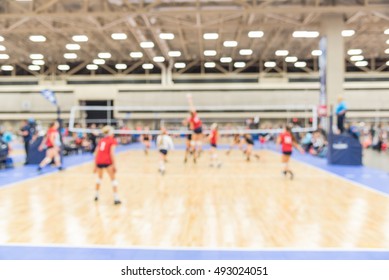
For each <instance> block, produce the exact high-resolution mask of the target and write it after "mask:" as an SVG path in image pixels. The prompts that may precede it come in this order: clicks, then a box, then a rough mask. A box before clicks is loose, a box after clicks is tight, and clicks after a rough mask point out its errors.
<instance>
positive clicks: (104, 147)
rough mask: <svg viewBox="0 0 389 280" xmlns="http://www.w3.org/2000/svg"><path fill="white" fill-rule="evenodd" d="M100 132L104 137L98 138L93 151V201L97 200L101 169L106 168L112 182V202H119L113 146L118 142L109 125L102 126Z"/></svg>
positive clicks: (101, 175)
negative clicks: (94, 190) (94, 166)
mask: <svg viewBox="0 0 389 280" xmlns="http://www.w3.org/2000/svg"><path fill="white" fill-rule="evenodd" d="M102 132H103V134H104V137H103V138H102V139H100V141H99V143H98V144H97V148H96V152H95V164H96V168H95V172H96V173H97V180H96V195H95V201H98V200H99V190H100V185H101V181H102V179H103V171H104V170H106V171H107V173H108V175H109V177H110V179H111V182H112V187H113V194H114V204H120V203H121V201H120V200H119V195H118V182H117V181H116V178H115V174H116V164H115V147H116V146H117V144H118V143H117V141H116V139H115V138H114V137H113V128H112V127H111V126H105V127H103V128H102Z"/></svg>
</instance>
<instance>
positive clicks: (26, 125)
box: [20, 120, 35, 165]
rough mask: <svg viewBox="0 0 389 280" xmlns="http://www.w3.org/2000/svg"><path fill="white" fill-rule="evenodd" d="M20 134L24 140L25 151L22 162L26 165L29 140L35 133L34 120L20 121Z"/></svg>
mask: <svg viewBox="0 0 389 280" xmlns="http://www.w3.org/2000/svg"><path fill="white" fill-rule="evenodd" d="M20 134H21V136H22V137H23V142H24V151H25V153H26V160H25V162H24V164H25V165H26V164H28V151H29V146H30V141H31V139H32V137H33V136H34V134H35V125H34V121H33V120H30V121H27V120H24V121H22V126H21V128H20Z"/></svg>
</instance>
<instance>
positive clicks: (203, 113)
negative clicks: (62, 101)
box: [69, 105, 318, 135]
mask: <svg viewBox="0 0 389 280" xmlns="http://www.w3.org/2000/svg"><path fill="white" fill-rule="evenodd" d="M88 111H104V112H106V113H107V114H106V115H107V116H111V115H112V116H113V119H111V118H110V117H107V118H106V119H88V118H87V112H88ZM196 111H197V112H198V114H199V117H200V118H201V119H202V121H203V123H204V127H205V128H207V127H210V125H211V124H212V122H219V123H221V125H220V126H219V134H220V135H223V134H245V133H249V134H261V133H280V132H281V131H282V130H283V129H282V128H281V124H288V123H291V120H292V119H294V118H298V119H304V120H305V121H304V122H303V125H302V126H296V127H294V128H293V129H292V131H293V132H313V131H316V130H317V128H318V113H317V106H313V105H312V106H308V105H285V106H254V105H247V106H197V107H196ZM111 113H112V114H111ZM234 114H235V115H236V114H238V115H239V116H240V117H236V118H240V120H241V122H240V124H236V125H232V126H229V127H227V126H223V122H224V123H227V122H229V123H234V121H233V120H232V119H234V117H231V116H232V115H234ZM188 116H189V108H188V106H74V107H72V109H71V113H70V119H69V131H70V132H81V133H92V132H95V131H96V130H95V129H90V128H85V127H87V126H89V124H92V123H95V124H97V125H106V124H109V125H114V126H115V125H118V124H122V123H125V122H142V121H153V122H154V123H157V124H158V125H156V128H155V129H154V130H152V129H151V130H149V131H143V130H140V129H127V128H126V129H120V128H115V130H114V133H115V134H121V135H125V134H151V135H157V134H159V133H160V130H159V128H160V127H161V126H165V127H166V128H167V129H168V133H169V134H171V135H183V134H191V131H189V130H188V129H187V126H185V125H183V124H182V120H184V119H186V118H187V117H188ZM255 117H258V118H259V119H260V120H261V121H263V120H266V119H272V120H276V122H277V123H278V128H258V129H247V126H246V125H245V124H244V120H245V119H247V118H255ZM222 118H227V119H228V120H227V119H226V120H224V121H220V119H222ZM236 118H235V119H236ZM308 119H311V120H312V122H311V124H310V122H308V121H307V120H308ZM268 122H270V121H268ZM76 123H78V124H81V125H83V126H84V127H76ZM133 126H134V125H133ZM204 133H205V134H207V133H209V130H207V129H205V130H204Z"/></svg>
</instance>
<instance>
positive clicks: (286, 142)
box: [277, 125, 304, 180]
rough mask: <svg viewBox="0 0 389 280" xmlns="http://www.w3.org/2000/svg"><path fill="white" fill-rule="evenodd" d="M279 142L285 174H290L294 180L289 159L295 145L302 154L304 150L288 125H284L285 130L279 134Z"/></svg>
mask: <svg viewBox="0 0 389 280" xmlns="http://www.w3.org/2000/svg"><path fill="white" fill-rule="evenodd" d="M277 143H278V144H281V148H282V163H283V164H284V170H283V174H284V175H285V176H286V175H287V174H289V175H290V179H291V180H292V179H293V177H294V174H293V172H292V171H291V170H290V168H289V160H290V156H291V155H292V152H293V147H295V148H296V149H298V150H299V151H300V152H301V153H302V154H303V153H304V150H303V149H302V148H301V147H300V145H299V144H298V143H297V141H296V138H295V137H294V135H293V133H292V130H291V128H290V127H289V126H287V125H286V126H285V127H284V131H283V132H282V133H281V134H280V135H279V136H278V139H277Z"/></svg>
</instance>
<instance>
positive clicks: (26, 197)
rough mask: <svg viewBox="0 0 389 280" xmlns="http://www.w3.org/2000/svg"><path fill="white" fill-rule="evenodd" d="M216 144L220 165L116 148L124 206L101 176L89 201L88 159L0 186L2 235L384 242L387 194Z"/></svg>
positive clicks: (16, 239) (85, 241) (113, 242)
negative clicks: (289, 173) (288, 170)
mask: <svg viewBox="0 0 389 280" xmlns="http://www.w3.org/2000/svg"><path fill="white" fill-rule="evenodd" d="M259 154H260V155H261V159H260V160H259V161H256V160H255V159H253V160H252V161H251V162H246V161H245V159H244V157H243V156H242V154H241V152H239V151H237V150H235V151H233V152H232V153H231V155H230V156H228V157H227V156H226V155H225V151H219V156H220V158H221V160H222V162H223V166H222V167H221V168H220V169H216V168H210V167H209V154H207V152H204V154H203V155H202V158H201V159H200V160H199V162H198V164H197V165H195V164H193V163H192V161H189V162H188V163H187V164H184V163H183V155H184V152H183V151H173V152H171V154H169V163H168V164H167V173H166V175H165V176H161V175H160V174H159V173H158V172H157V168H158V153H157V152H156V151H152V152H151V154H150V155H149V156H145V154H144V153H143V151H140V150H138V151H127V152H122V153H120V154H118V157H117V162H118V181H119V184H120V187H119V188H120V189H119V190H120V196H121V199H122V202H123V204H122V205H120V206H115V205H113V197H112V191H111V187H110V183H109V181H108V179H107V177H105V179H104V182H103V185H102V191H101V199H100V201H99V202H97V203H96V202H95V201H93V196H94V183H95V176H94V174H92V169H93V167H92V166H93V165H92V163H87V164H83V165H79V166H76V167H71V168H68V169H67V170H66V171H64V172H61V173H59V172H58V173H52V174H48V175H43V176H41V177H39V178H35V179H30V180H26V181H23V182H20V183H18V184H16V185H13V186H12V187H9V188H3V189H0V243H1V244H10V243H23V244H24V243H25V244H64V245H69V246H78V245H109V246H114V247H129V246H141V247H154V248H178V247H199V248H247V249H258V248H300V249H315V248H340V249H341V248H389V197H388V196H385V195H383V194H379V193H377V192H374V191H371V190H369V189H367V188H363V187H361V186H358V185H356V184H354V183H351V182H349V181H346V180H343V179H341V178H339V177H336V176H334V175H331V174H330V173H327V172H325V171H322V170H319V169H317V168H315V167H312V166H309V165H307V164H304V163H301V162H297V161H294V160H293V161H292V168H293V170H294V171H295V175H296V176H295V180H293V181H290V180H288V179H285V178H283V176H282V175H281V172H280V170H281V164H280V155H278V154H276V153H274V152H271V151H265V150H262V151H259Z"/></svg>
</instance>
